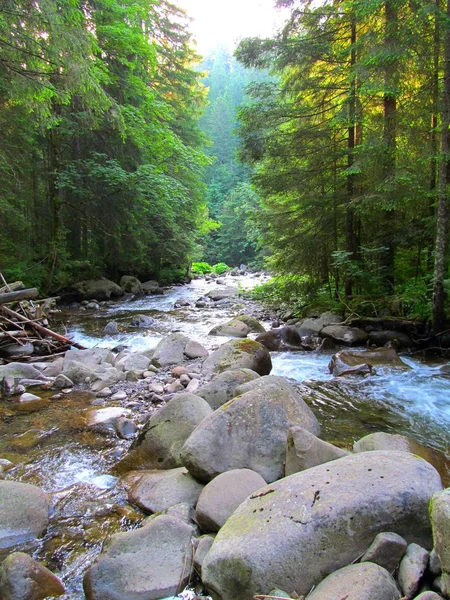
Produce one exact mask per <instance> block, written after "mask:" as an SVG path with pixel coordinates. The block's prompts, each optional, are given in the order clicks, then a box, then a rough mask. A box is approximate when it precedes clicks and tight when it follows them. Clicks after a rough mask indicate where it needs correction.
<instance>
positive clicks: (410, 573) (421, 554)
mask: <svg viewBox="0 0 450 600" xmlns="http://www.w3.org/2000/svg"><path fill="white" fill-rule="evenodd" d="M428 558H429V552H428V551H427V550H425V548H422V546H419V545H418V544H409V546H408V547H407V549H406V553H405V555H404V556H403V558H402V560H401V562H400V567H399V570H398V576H397V580H398V584H399V586H400V589H401V591H402V592H403V595H404V597H405V598H412V597H413V596H414V595H415V594H416V593H417V591H418V590H419V585H420V580H421V579H422V577H423V576H424V573H425V570H426V568H427V565H428Z"/></svg>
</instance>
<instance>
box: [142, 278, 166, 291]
mask: <svg viewBox="0 0 450 600" xmlns="http://www.w3.org/2000/svg"><path fill="white" fill-rule="evenodd" d="M141 286H142V291H143V292H144V294H162V289H161V288H160V287H159V283H158V282H157V281H153V280H150V281H145V282H144V283H143V284H141Z"/></svg>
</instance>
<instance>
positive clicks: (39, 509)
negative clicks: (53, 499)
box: [0, 481, 50, 549]
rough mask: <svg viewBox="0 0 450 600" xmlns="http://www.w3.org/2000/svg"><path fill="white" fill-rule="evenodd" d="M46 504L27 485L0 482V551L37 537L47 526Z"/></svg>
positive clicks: (42, 496)
mask: <svg viewBox="0 0 450 600" xmlns="http://www.w3.org/2000/svg"><path fill="white" fill-rule="evenodd" d="M49 507H50V501H49V498H48V496H47V494H45V492H43V491H42V490H41V489H39V488H38V487H36V486H34V485H30V484H28V483H18V482H16V481H0V549H4V548H10V547H12V546H15V545H17V544H23V543H25V542H28V541H31V540H34V539H36V538H38V537H40V536H41V535H42V534H43V533H44V532H45V530H46V529H47V525H48V513H49Z"/></svg>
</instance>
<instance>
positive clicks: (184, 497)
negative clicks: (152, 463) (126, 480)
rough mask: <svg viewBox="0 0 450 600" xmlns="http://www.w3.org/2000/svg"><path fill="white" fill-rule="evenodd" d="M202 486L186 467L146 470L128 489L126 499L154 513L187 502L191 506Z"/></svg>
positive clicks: (195, 502)
mask: <svg viewBox="0 0 450 600" xmlns="http://www.w3.org/2000/svg"><path fill="white" fill-rule="evenodd" d="M203 488H204V486H203V484H201V483H200V482H198V481H197V480H196V479H194V478H193V477H192V475H190V474H189V473H188V472H187V471H186V469H183V468H181V469H170V470H169V471H153V472H151V471H150V472H147V473H145V474H144V475H142V477H140V479H139V480H138V482H137V483H136V484H135V485H134V486H133V487H132V488H131V489H130V491H129V493H128V499H129V501H130V502H131V503H132V504H136V505H137V506H139V507H140V508H142V510H144V511H145V512H149V513H155V512H159V511H162V510H166V509H167V508H170V507H171V506H175V505H177V504H189V506H191V507H192V508H194V507H195V505H196V504H197V500H198V497H199V496H200V493H201V491H202V490H203Z"/></svg>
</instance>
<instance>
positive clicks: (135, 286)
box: [119, 275, 142, 294]
mask: <svg viewBox="0 0 450 600" xmlns="http://www.w3.org/2000/svg"><path fill="white" fill-rule="evenodd" d="M119 285H120V287H121V288H122V289H123V291H124V292H125V293H126V294H142V283H141V282H140V281H139V279H138V278H137V277H133V276H132V275H123V277H121V278H120V281H119Z"/></svg>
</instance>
